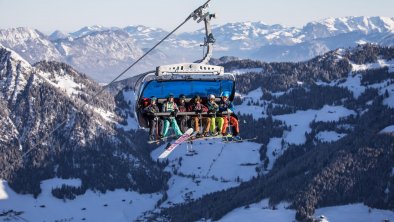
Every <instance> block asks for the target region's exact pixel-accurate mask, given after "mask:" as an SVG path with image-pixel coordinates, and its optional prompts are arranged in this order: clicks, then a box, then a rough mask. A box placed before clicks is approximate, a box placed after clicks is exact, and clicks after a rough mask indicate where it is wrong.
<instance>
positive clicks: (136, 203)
mask: <svg viewBox="0 0 394 222" xmlns="http://www.w3.org/2000/svg"><path fill="white" fill-rule="evenodd" d="M63 184H64V185H68V186H73V187H78V186H80V184H81V181H80V180H79V179H67V180H65V179H59V178H54V179H50V180H45V181H42V184H41V189H42V193H41V194H40V195H39V196H38V197H37V198H33V196H32V195H21V194H16V193H15V192H14V191H13V190H12V189H10V187H9V186H8V183H7V182H5V181H3V180H0V203H1V205H0V211H1V212H2V215H1V216H0V219H1V220H3V221H7V220H10V221H24V220H27V221H81V220H82V221H103V222H104V221H133V220H136V219H137V218H138V217H139V216H140V215H141V214H142V213H143V212H145V211H147V210H149V209H152V208H154V205H155V204H156V202H157V201H158V200H159V198H160V195H159V194H157V193H154V194H139V193H137V192H132V191H124V190H114V191H108V192H106V193H105V194H101V193H95V192H92V191H90V190H89V191H87V192H86V193H85V194H84V195H82V196H77V197H76V198H75V199H74V200H61V199H56V198H54V197H53V196H52V194H51V190H52V188H56V187H61V186H62V185H63ZM22 203H23V204H22ZM10 210H13V211H14V212H22V214H21V215H20V216H15V214H14V213H13V212H9V213H6V212H8V211H10Z"/></svg>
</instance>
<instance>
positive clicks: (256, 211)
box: [219, 199, 394, 222]
mask: <svg viewBox="0 0 394 222" xmlns="http://www.w3.org/2000/svg"><path fill="white" fill-rule="evenodd" d="M288 206H289V204H286V203H281V204H279V205H277V206H275V207H276V208H275V209H273V207H272V206H270V205H269V204H268V200H267V199H265V200H262V201H261V202H259V203H256V204H251V205H249V206H245V207H243V208H238V209H235V210H233V211H232V212H230V213H228V214H227V215H226V216H224V217H223V218H222V219H220V220H219V221H222V222H230V221H231V222H232V221H234V222H236V221H240V220H244V219H245V218H248V221H277V222H289V221H294V217H295V213H296V212H295V211H294V210H291V209H287V207H288ZM314 218H315V219H316V220H318V221H319V220H320V221H321V222H329V221H331V222H348V221H359V222H370V221H384V220H388V221H392V220H394V212H393V211H389V210H379V209H372V208H369V207H367V206H365V205H363V204H352V205H343V206H334V207H325V208H320V209H317V210H316V212H315V216H314Z"/></svg>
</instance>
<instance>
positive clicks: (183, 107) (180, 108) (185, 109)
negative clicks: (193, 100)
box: [178, 103, 187, 112]
mask: <svg viewBox="0 0 394 222" xmlns="http://www.w3.org/2000/svg"><path fill="white" fill-rule="evenodd" d="M186 107H187V106H186V103H179V105H178V109H179V112H186V111H187V108H186Z"/></svg>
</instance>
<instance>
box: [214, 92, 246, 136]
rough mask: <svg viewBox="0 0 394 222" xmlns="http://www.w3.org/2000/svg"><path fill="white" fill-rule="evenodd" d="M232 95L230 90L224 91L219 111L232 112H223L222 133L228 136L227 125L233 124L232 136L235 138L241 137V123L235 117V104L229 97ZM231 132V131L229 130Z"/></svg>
mask: <svg viewBox="0 0 394 222" xmlns="http://www.w3.org/2000/svg"><path fill="white" fill-rule="evenodd" d="M229 97H230V92H228V91H225V92H223V93H222V96H221V100H220V102H219V104H218V105H219V113H222V112H230V113H231V114H226V115H225V114H223V115H222V117H223V119H224V122H223V127H222V135H223V136H226V135H227V127H228V124H229V123H230V125H231V126H232V131H233V132H232V133H233V134H232V136H233V137H234V138H235V139H239V140H240V139H241V138H240V137H239V124H238V119H237V118H236V117H235V114H234V104H233V103H232V102H231V101H230V100H229V99H228V98H229ZM228 133H231V132H228Z"/></svg>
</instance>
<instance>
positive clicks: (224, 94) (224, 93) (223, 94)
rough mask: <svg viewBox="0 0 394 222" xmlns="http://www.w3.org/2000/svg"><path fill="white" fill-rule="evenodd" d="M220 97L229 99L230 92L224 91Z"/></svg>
mask: <svg viewBox="0 0 394 222" xmlns="http://www.w3.org/2000/svg"><path fill="white" fill-rule="evenodd" d="M222 97H227V98H228V97H230V92H229V91H224V92H223V93H222Z"/></svg>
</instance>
